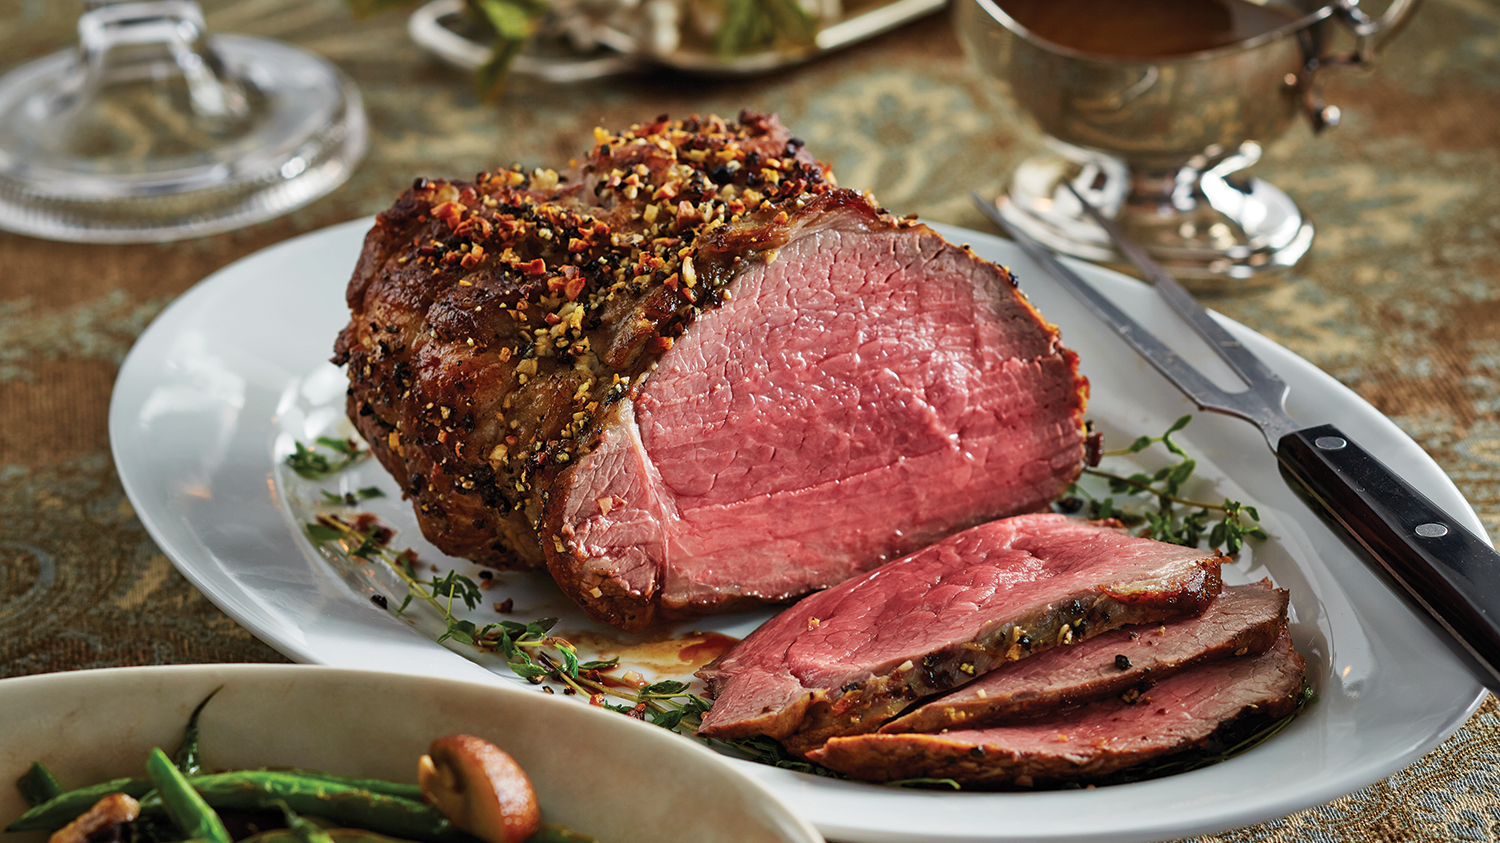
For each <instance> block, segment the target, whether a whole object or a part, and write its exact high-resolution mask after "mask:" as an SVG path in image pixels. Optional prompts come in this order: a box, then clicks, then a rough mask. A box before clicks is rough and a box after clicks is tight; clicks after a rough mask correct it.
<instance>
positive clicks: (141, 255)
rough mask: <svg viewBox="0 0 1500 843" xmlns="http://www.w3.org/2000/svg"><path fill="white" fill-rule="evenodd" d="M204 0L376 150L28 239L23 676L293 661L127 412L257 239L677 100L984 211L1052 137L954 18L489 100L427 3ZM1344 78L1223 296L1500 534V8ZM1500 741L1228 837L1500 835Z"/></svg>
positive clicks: (20, 404) (22, 293)
mask: <svg viewBox="0 0 1500 843" xmlns="http://www.w3.org/2000/svg"><path fill="white" fill-rule="evenodd" d="M77 5H78V4H68V3H63V4H56V3H47V2H42V0H0V69H5V68H8V67H10V66H12V65H14V64H17V63H19V62H21V61H22V60H25V59H29V58H33V57H36V56H39V55H42V54H44V53H46V52H49V51H51V50H54V49H58V48H60V47H63V46H65V45H67V44H68V43H69V42H70V39H71V34H70V27H71V19H70V15H72V14H74V13H76V11H77V8H76V7H77ZM206 5H207V8H208V12H209V22H210V24H211V26H213V27H214V28H215V29H216V30H218V31H224V32H248V33H254V34H260V35H266V36H270V37H274V38H279V39H282V40H285V41H288V42H292V43H296V44H299V45H301V46H303V47H305V48H308V49H310V50H313V51H316V52H318V53H320V54H322V55H324V56H327V57H328V58H330V59H331V60H333V61H334V62H336V63H338V64H339V65H340V66H341V67H343V68H344V69H345V70H346V71H347V72H348V73H349V74H350V75H351V76H352V77H353V78H354V79H355V80H356V81H357V82H358V84H359V86H360V88H361V90H362V91H363V94H364V96H365V100H366V104H367V106H368V109H369V114H370V119H371V125H372V142H371V149H370V153H369V157H368V158H367V159H366V160H365V161H364V163H363V164H362V165H361V166H360V167H359V169H358V171H357V172H356V173H355V174H354V176H353V178H352V179H351V180H350V181H349V182H348V183H347V184H346V185H344V186H343V187H342V188H340V189H339V190H338V191H337V192H335V193H334V194H333V195H331V196H329V197H327V198H324V199H322V200H320V201H318V202H316V203H314V204H312V205H311V206H310V207H307V208H305V209H303V210H300V211H298V212H296V213H293V214H291V215H290V216H287V217H285V218H282V219H279V220H276V221H273V222H269V223H265V224H262V225H257V226H254V227H251V228H248V229H245V230H241V231H236V232H232V233H228V234H222V235H218V236H213V237H208V238H204V239H200V240H195V241H188V242H183V243H177V244H171V245H159V246H155V245H154V246H120V247H108V246H81V245H65V244H59V243H51V242H44V241H40V240H34V239H29V238H26V237H20V236H15V235H9V234H0V676H19V675H24V674H31V673H41V672H46V671H59V670H76V669H80V668H96V667H106V666H116V665H143V664H163V663H179V662H205V661H240V662H244V661H281V660H282V657H281V656H280V655H279V654H278V653H276V652H275V651H274V650H272V649H271V648H270V647H268V646H266V645H265V644H263V643H261V642H259V641H257V640H256V639H255V638H254V637H252V636H251V635H250V633H249V632H247V631H246V630H244V629H243V628H241V627H239V626H238V625H237V624H236V623H235V622H234V621H232V620H230V619H229V618H228V617H226V616H225V615H224V614H222V613H221V612H220V611H219V610H218V609H217V608H215V607H214V606H213V605H212V604H211V603H210V602H209V601H208V600H207V599H206V598H205V597H204V596H203V595H201V594H200V593H198V592H197V591H195V590H194V589H193V588H192V587H191V586H190V585H189V584H188V583H187V581H186V580H184V579H183V578H182V577H181V576H180V575H179V574H178V573H177V572H176V570H175V569H174V568H173V567H172V565H171V563H170V562H169V561H168V560H167V558H166V557H165V556H164V555H163V554H162V552H161V551H160V550H159V549H158V548H157V547H156V545H155V544H154V543H153V542H152V541H151V539H150V538H149V537H148V536H147V535H146V533H145V531H144V529H143V528H142V526H141V524H140V522H139V521H138V520H137V518H136V517H135V515H134V513H133V511H132V509H131V506H130V504H129V503H128V502H127V500H126V498H125V495H124V493H123V492H122V490H121V487H120V481H119V478H118V477H117V476H116V474H115V471H114V467H113V463H112V461H111V457H110V451H109V441H108V437H107V432H106V427H105V417H106V411H107V408H108V403H109V397H110V389H111V385H112V382H113V380H114V377H115V373H116V371H117V369H118V367H119V365H120V362H121V360H122V358H123V357H124V355H125V353H126V351H127V350H128V349H129V348H130V345H131V343H132V341H133V340H134V338H135V337H136V336H137V335H138V334H139V333H140V332H141V331H142V330H143V329H144V328H145V327H146V325H147V324H148V323H150V321H151V319H152V318H153V317H154V316H155V315H156V314H157V313H158V312H159V311H160V310H161V309H162V308H163V307H164V306H165V305H166V304H168V303H169V302H171V301H172V299H173V298H174V297H175V296H177V295H179V294H180V293H182V292H183V291H184V290H186V289H187V288H188V287H189V286H191V285H192V284H193V283H194V282H196V281H198V280H199V279H201V278H203V277H204V276H206V275H208V274H209V273H210V272H212V271H214V270H215V269H218V268H219V267H222V266H224V265H225V264H227V263H229V262H230V261H233V260H235V259H237V258H240V257H242V256H244V255H247V254H249V253H251V252H254V251H256V250H258V249H261V248H263V247H265V246H268V245H270V244H273V243H276V242H278V241H280V240H283V239H285V238H287V237H290V236H292V235H295V234H298V233H301V232H307V231H312V230H314V229H318V228H321V227H323V226H326V225H329V224H331V223H336V222H341V221H344V220H348V219H352V218H356V217H359V216H363V215H366V214H371V213H374V212H376V211H378V210H380V209H382V208H383V207H384V206H386V205H387V204H388V203H389V202H390V201H391V199H392V198H393V197H395V196H396V195H397V194H398V193H399V192H400V191H401V190H402V189H403V188H404V187H405V186H406V185H407V184H409V183H410V182H411V180H412V178H413V177H414V176H416V175H422V174H427V175H453V176H461V177H467V176H469V175H471V174H473V173H475V172H477V171H478V170H480V169H483V168H486V167H491V166H495V165H504V164H509V163H511V162H522V163H524V164H527V165H532V166H535V165H551V164H556V163H559V162H564V161H566V160H568V158H569V157H571V156H573V155H576V154H578V153H579V152H581V151H582V150H583V149H584V148H585V146H586V145H587V144H588V142H589V138H590V137H591V135H590V130H591V129H592V128H593V127H594V126H595V125H606V126H615V127H619V126H625V125H629V124H630V123H633V122H638V121H641V120H646V119H650V118H651V117H654V116H655V115H657V114H659V113H662V112H666V113H669V114H672V115H687V114H689V113H694V112H697V113H705V114H706V113H718V114H723V115H733V114H735V113H737V112H738V111H739V110H740V109H741V108H742V107H752V108H755V109H760V110H767V111H775V112H778V113H779V114H780V115H781V118H782V120H783V121H784V122H785V123H786V124H788V125H789V126H791V127H792V128H793V131H794V132H795V133H796V134H798V135H800V136H801V137H802V138H804V139H805V140H806V141H807V144H808V146H809V147H810V148H811V149H812V150H813V151H814V153H815V154H816V155H818V156H819V157H820V158H823V159H824V160H828V161H830V162H831V163H832V164H833V167H834V171H835V172H836V173H837V174H838V176H839V180H840V183H841V184H844V185H846V186H853V187H858V188H865V189H872V190H873V191H874V192H875V193H876V195H877V196H878V197H879V199H880V200H881V201H882V202H883V203H884V204H885V205H886V206H887V207H889V208H892V209H895V210H897V211H898V212H900V213H910V212H915V213H918V214H920V215H922V216H923V217H925V218H927V219H930V220H935V221H940V222H947V223H953V224H956V225H962V226H968V227H971V228H976V229H981V230H989V229H988V227H987V225H986V223H985V222H984V221H983V219H982V218H980V217H979V216H978V214H977V213H976V212H975V211H974V210H972V209H971V208H970V206H969V200H968V197H967V193H968V191H969V190H970V189H971V188H973V189H978V190H980V191H989V192H992V193H996V192H998V191H999V190H1000V189H1001V188H1002V187H1003V185H1004V183H1005V180H1006V174H1007V172H1008V170H1009V168H1010V167H1011V166H1013V164H1014V163H1015V162H1016V161H1017V160H1018V159H1019V157H1020V156H1021V155H1023V154H1024V153H1025V152H1026V151H1027V150H1028V149H1030V148H1031V145H1032V144H1034V143H1035V138H1034V137H1032V136H1031V135H1030V134H1028V133H1027V132H1026V131H1024V130H1022V129H1019V128H1017V127H1016V126H1014V125H1011V124H1010V123H1009V121H1007V120H1005V119H1004V118H1003V117H1001V116H1000V114H999V112H997V111H996V110H995V109H994V108H993V107H992V106H991V104H990V103H989V102H988V101H987V100H986V98H985V94H984V93H983V91H982V90H981V89H980V87H979V86H978V84H977V83H976V81H975V79H973V78H972V77H971V76H970V73H969V71H968V69H967V68H966V67H965V64H964V61H963V58H962V56H961V54H960V52H959V49H958V45H957V42H956V40H955V38H954V35H953V33H952V31H951V29H950V27H949V24H948V22H947V19H946V17H944V16H942V15H939V16H935V17H932V18H928V19H926V20H923V21H921V22H918V23H916V24H914V25H912V26H909V27H907V28H905V29H903V30H901V31H899V32H896V33H893V34H888V35H885V36H883V37H880V38H878V39H876V40H874V41H872V42H869V43H867V44H864V45H861V46H859V47H857V48H855V49H851V50H848V51H846V52H843V53H841V54H838V55H834V56H831V57H828V58H826V59H824V60H821V61H818V62H815V63H813V64H810V65H808V66H805V67H801V68H798V69H795V70H790V71H785V72H781V73H776V74H773V75H770V76H768V77H765V78H758V79H752V80H743V81H717V82H716V81H704V80H696V79H688V78H682V77H676V76H636V77H631V78H622V79H616V80H612V81H604V82H592V83H587V84H579V85H574V86H569V87H554V86H549V85H545V84H541V83H537V82H530V81H527V80H525V79H520V80H517V83H516V85H515V86H514V89H513V90H512V91H511V92H510V94H509V95H508V96H507V97H506V98H505V100H504V101H503V102H501V103H500V104H498V105H488V104H485V103H482V102H480V101H478V100H477V99H476V97H475V96H474V94H473V92H472V89H471V87H470V85H469V82H468V79H467V78H466V76H465V75H464V74H462V73H460V72H457V71H455V70H452V69H450V68H448V67H447V66H445V65H443V64H441V63H439V62H437V61H435V60H433V59H431V58H429V57H427V56H426V55H424V54H423V53H422V52H421V51H420V50H419V49H418V48H417V47H415V46H414V45H413V44H412V43H411V42H410V41H409V40H408V38H407V35H406V31H405V21H404V18H403V17H402V16H401V15H400V14H394V15H387V16H383V17H377V18H374V19H371V20H364V21H356V20H352V19H351V18H350V16H349V15H348V13H347V11H346V9H345V7H344V6H343V5H342V4H341V3H340V2H338V0H318V2H302V0H242V2H235V3H209V4H206ZM1327 93H1328V97H1329V99H1330V101H1332V102H1334V103H1337V104H1338V105H1340V106H1342V108H1343V111H1344V115H1345V119H1344V124H1343V125H1342V126H1340V127H1339V128H1337V129H1336V130H1334V131H1330V132H1327V133H1325V134H1323V135H1321V136H1319V137H1316V138H1315V137H1313V135H1312V134H1311V132H1310V131H1309V130H1308V129H1307V128H1305V127H1303V126H1300V125H1299V126H1298V127H1297V128H1295V129H1294V130H1293V131H1292V132H1291V133H1290V134H1289V135H1288V136H1287V137H1285V138H1283V139H1282V140H1281V141H1279V142H1278V143H1276V144H1274V145H1272V146H1271V147H1270V148H1269V150H1268V154H1267V156H1266V158H1265V159H1264V160H1263V161H1262V162H1261V163H1260V164H1259V165H1258V166H1257V169H1256V172H1257V174H1259V175H1262V176H1264V177H1267V178H1269V179H1270V180H1272V181H1273V182H1275V183H1277V184H1279V185H1281V186H1283V187H1284V188H1286V189H1288V191H1289V192H1291V193H1292V194H1293V195H1294V196H1295V197H1296V198H1297V199H1298V200H1299V202H1301V203H1302V205H1303V206H1304V207H1305V208H1306V209H1307V210H1308V211H1309V213H1310V214H1311V215H1312V217H1313V218H1314V220H1315V221H1316V223H1317V226H1318V237H1317V241H1316V243H1315V244H1314V248H1313V251H1312V253H1311V254H1310V256H1309V257H1308V258H1307V259H1306V260H1305V261H1304V263H1303V264H1302V265H1301V266H1300V267H1298V269H1297V270H1296V271H1295V272H1294V273H1293V274H1292V275H1291V276H1290V277H1289V278H1288V279H1287V280H1286V281H1285V282H1284V283H1282V284H1280V285H1278V286H1275V287H1273V288H1271V289H1267V290H1264V291H1261V292H1257V293H1253V294H1248V295H1243V296H1239V297H1235V298H1226V299H1218V300H1215V301H1212V302H1211V304H1212V305H1213V306H1215V307H1217V308H1218V309H1220V310H1222V311H1224V312H1225V313H1227V314H1229V315H1230V316H1232V317H1234V318H1236V319H1238V320H1240V321H1242V322H1244V323H1246V324H1248V325H1250V326H1251V327H1253V328H1255V329H1256V330H1258V331H1260V332H1262V333H1264V334H1265V335H1267V336H1269V337H1270V338H1272V339H1274V340H1276V341H1277V342H1280V343H1282V344H1283V345H1285V346H1287V347H1288V348H1290V349H1291V350H1293V351H1295V352H1296V353H1298V354H1300V355H1301V356H1303V357H1305V358H1307V359H1308V360H1310V361H1312V362H1313V363H1314V364H1316V365H1317V366H1319V367H1321V368H1322V369H1324V370H1326V371H1327V372H1329V373H1331V374H1332V375H1333V376H1334V377H1336V378H1338V379H1339V380H1340V381H1342V382H1343V383H1345V384H1347V385H1348V386H1350V387H1351V388H1352V389H1354V390H1355V391H1356V392H1358V393H1359V394H1360V395H1362V396H1363V397H1364V398H1366V399H1367V400H1369V401H1370V402H1371V403H1372V404H1373V405H1374V406H1375V407H1377V408H1378V409H1379V410H1381V411H1382V412H1384V413H1386V414H1387V415H1389V416H1390V417H1391V418H1392V419H1394V420H1395V422H1396V423H1397V424H1398V425H1400V427H1401V428H1402V429H1404V430H1405V431H1406V432H1407V433H1409V434H1410V435H1411V436H1412V437H1413V438H1414V439H1415V440H1416V441H1417V442H1418V443H1419V444H1420V445H1421V446H1422V447H1423V448H1425V449H1426V450H1427V451H1428V453H1430V454H1431V455H1432V456H1433V458H1434V459H1435V460H1436V461H1437V462H1438V464H1439V465H1441V466H1442V467H1443V469H1444V470H1445V471H1446V472H1447V473H1448V474H1449V476H1451V477H1452V478H1453V480H1454V482H1455V483H1457V485H1458V487H1459V488H1460V489H1461V490H1462V492H1463V493H1464V495H1465V496H1466V497H1467V498H1468V500H1469V501H1470V502H1471V503H1472V504H1473V506H1474V508H1475V510H1476V511H1477V512H1478V513H1479V515H1480V517H1481V518H1482V519H1483V521H1484V523H1485V526H1486V528H1487V529H1488V530H1489V532H1490V534H1491V535H1495V534H1500V4H1497V3H1495V2H1493V0H1427V2H1426V4H1425V5H1424V6H1423V7H1422V8H1421V9H1420V11H1419V12H1418V14H1417V15H1416V17H1415V20H1414V22H1413V23H1412V24H1411V26H1410V27H1409V29H1408V30H1407V31H1406V32H1405V33H1403V34H1402V36H1401V37H1400V38H1399V39H1398V40H1397V41H1396V42H1395V44H1394V45H1393V47H1392V48H1391V49H1390V50H1389V52H1388V53H1387V54H1386V55H1384V56H1383V60H1382V62H1381V65H1380V66H1379V68H1378V69H1377V70H1376V71H1375V72H1373V73H1366V72H1345V73H1341V74H1338V75H1336V76H1335V77H1333V78H1331V79H1330V82H1329V84H1328V88H1327ZM266 330H267V331H274V330H276V328H275V326H270V325H268V326H266ZM1497 758H1500V713H1497V711H1496V708H1495V705H1494V702H1493V700H1490V701H1488V702H1487V703H1486V704H1485V705H1484V707H1482V708H1481V709H1480V711H1479V713H1478V714H1477V715H1476V716H1475V717H1474V718H1473V719H1472V720H1470V721H1469V722H1468V724H1467V725H1465V726H1464V728H1463V729H1461V730H1460V731H1459V732H1458V733H1457V734H1456V735H1454V736H1453V737H1452V738H1451V739H1449V740H1448V741H1447V742H1445V743H1444V744H1442V745H1441V746H1440V747H1439V748H1438V749H1436V750H1435V751H1433V752H1432V753H1431V754H1430V755H1428V756H1427V757H1426V758H1424V759H1422V760H1421V761H1420V762H1418V763H1417V764H1415V765H1413V766H1412V767H1410V768H1409V769H1407V770H1404V771H1402V772H1400V773H1397V774H1395V775H1393V776H1391V777H1390V778H1388V779H1386V780H1384V781H1381V782H1379V783H1377V784H1374V785H1372V786H1370V787H1367V788H1365V789H1364V790H1361V791H1359V792H1357V793H1354V794H1352V795H1350V796H1347V797H1345V798H1342V799H1339V800H1337V801H1335V802H1332V803H1330V804H1328V805H1324V806H1322V807H1319V808H1316V809H1313V810H1309V811H1304V812H1302V813H1299V814H1296V815H1293V816H1290V817H1286V818H1284V819H1280V820H1277V821H1274V822H1270V823H1267V824H1265V825H1263V826H1257V827H1253V828H1246V829H1241V830H1238V831H1233V832H1227V833H1224V834H1220V835H1216V836H1214V837H1211V838H1201V839H1203V840H1214V841H1236V843H1249V841H1349V843H1356V841H1358V843H1365V842H1366V841H1382V843H1395V842H1396V841H1447V840H1462V841H1495V840H1500V761H1497Z"/></svg>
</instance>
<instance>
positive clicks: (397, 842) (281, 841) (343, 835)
mask: <svg viewBox="0 0 1500 843" xmlns="http://www.w3.org/2000/svg"><path fill="white" fill-rule="evenodd" d="M323 833H324V834H327V835H328V837H329V838H330V839H331V840H332V841H333V843H411V841H409V840H401V839H400V838H397V837H387V836H385V835H383V834H376V833H375V832H373V831H368V830H366V829H363V828H327V829H323ZM240 843H301V840H299V839H298V837H297V835H296V834H294V833H293V832H292V831H291V829H286V828H273V829H269V830H267V831H262V832H261V833H259V834H255V835H252V836H250V837H246V838H245V839H244V840H241V841H240ZM527 843H531V840H530V839H528V840H527Z"/></svg>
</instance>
